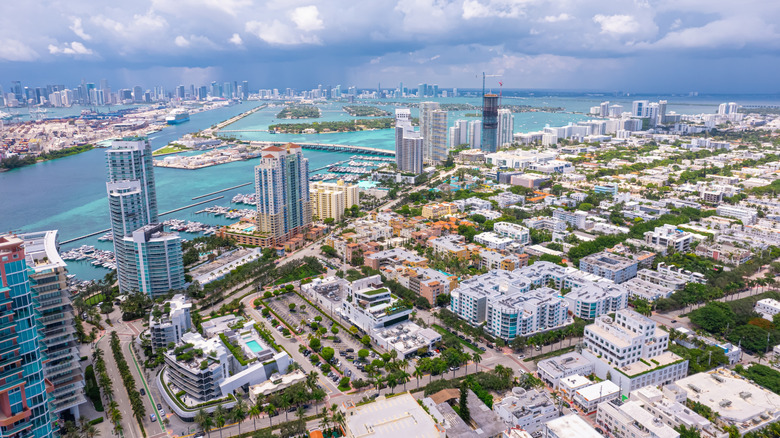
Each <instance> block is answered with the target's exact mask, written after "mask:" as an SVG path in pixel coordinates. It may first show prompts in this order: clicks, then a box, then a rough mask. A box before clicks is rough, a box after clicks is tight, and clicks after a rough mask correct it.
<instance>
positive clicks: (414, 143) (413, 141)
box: [395, 108, 423, 173]
mask: <svg viewBox="0 0 780 438" xmlns="http://www.w3.org/2000/svg"><path fill="white" fill-rule="evenodd" d="M411 117H412V115H411V112H410V111H409V108H400V109H397V110H395V164H396V166H398V170H400V171H401V172H412V173H422V170H423V139H422V137H421V136H420V133H419V132H415V130H414V129H413V128H412V120H411Z"/></svg>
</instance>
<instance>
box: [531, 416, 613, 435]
mask: <svg viewBox="0 0 780 438" xmlns="http://www.w3.org/2000/svg"><path fill="white" fill-rule="evenodd" d="M572 437H576V438H603V437H602V436H601V434H600V433H598V432H596V429H594V428H593V426H591V425H590V424H588V422H587V421H585V420H583V419H582V418H581V417H580V416H579V415H577V414H569V415H565V416H563V417H560V418H556V419H555V420H552V421H548V422H547V424H545V425H544V429H543V430H542V438H572Z"/></svg>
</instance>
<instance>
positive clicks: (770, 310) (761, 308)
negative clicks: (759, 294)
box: [755, 298, 780, 321]
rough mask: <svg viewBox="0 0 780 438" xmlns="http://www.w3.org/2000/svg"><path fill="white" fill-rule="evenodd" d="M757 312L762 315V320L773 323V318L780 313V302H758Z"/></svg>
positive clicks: (769, 299) (770, 300) (766, 300)
mask: <svg viewBox="0 0 780 438" xmlns="http://www.w3.org/2000/svg"><path fill="white" fill-rule="evenodd" d="M755 311H756V313H758V314H760V315H761V317H762V318H764V319H767V320H769V321H771V320H772V317H773V316H775V315H777V314H778V313H780V301H777V300H775V299H772V298H764V299H763V300H758V301H757V302H756V306H755Z"/></svg>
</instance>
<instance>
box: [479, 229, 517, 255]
mask: <svg viewBox="0 0 780 438" xmlns="http://www.w3.org/2000/svg"><path fill="white" fill-rule="evenodd" d="M474 242H476V243H479V244H480V245H485V246H486V247H487V248H490V249H498V250H505V249H507V248H509V247H510V246H511V245H512V244H514V243H515V241H514V239H512V238H509V237H503V236H500V235H498V234H496V233H491V232H490V231H486V232H484V233H479V234H477V235H476V236H474Z"/></svg>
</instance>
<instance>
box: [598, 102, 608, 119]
mask: <svg viewBox="0 0 780 438" xmlns="http://www.w3.org/2000/svg"><path fill="white" fill-rule="evenodd" d="M608 115H609V101H608V100H607V101H604V102H601V104H599V116H601V117H607V116H608Z"/></svg>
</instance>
